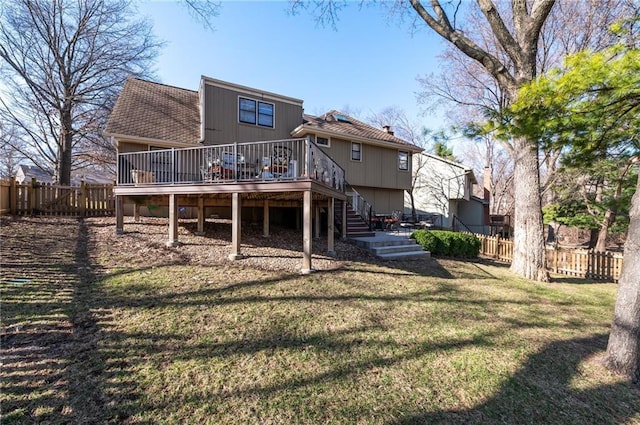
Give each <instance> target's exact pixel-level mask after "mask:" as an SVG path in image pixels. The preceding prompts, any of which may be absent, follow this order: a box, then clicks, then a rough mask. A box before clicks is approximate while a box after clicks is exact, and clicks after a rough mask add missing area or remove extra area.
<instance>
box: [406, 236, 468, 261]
mask: <svg viewBox="0 0 640 425" xmlns="http://www.w3.org/2000/svg"><path fill="white" fill-rule="evenodd" d="M411 238H412V239H415V240H416V242H418V244H420V245H421V246H422V248H424V249H425V250H426V251H429V252H431V254H433V255H441V256H445V257H455V258H477V257H478V254H479V253H480V240H479V239H478V238H476V237H475V236H473V235H467V234H464V233H458V232H451V231H448V230H416V231H415V232H413V233H412V234H411Z"/></svg>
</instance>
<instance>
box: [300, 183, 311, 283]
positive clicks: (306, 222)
mask: <svg viewBox="0 0 640 425" xmlns="http://www.w3.org/2000/svg"><path fill="white" fill-rule="evenodd" d="M312 203H313V198H312V196H311V191H310V190H305V191H304V194H303V205H302V215H303V219H302V270H300V273H302V274H311V273H312V272H313V270H312V269H311V250H312V246H313V245H312V243H311V232H312V230H313V221H312V219H311V210H312V205H311V204H312Z"/></svg>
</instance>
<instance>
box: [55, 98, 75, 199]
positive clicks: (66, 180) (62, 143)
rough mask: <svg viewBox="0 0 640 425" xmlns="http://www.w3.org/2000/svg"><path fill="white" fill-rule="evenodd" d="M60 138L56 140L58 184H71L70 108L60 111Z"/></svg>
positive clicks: (71, 124) (71, 136)
mask: <svg viewBox="0 0 640 425" xmlns="http://www.w3.org/2000/svg"><path fill="white" fill-rule="evenodd" d="M60 115H61V118H62V119H61V120H60V121H61V122H60V123H61V126H60V140H59V141H58V149H60V152H59V154H58V161H59V164H58V184H60V185H62V186H69V185H71V151H72V147H73V131H72V129H73V118H72V116H71V108H70V107H69V110H68V111H64V110H63V111H62V112H61V114H60Z"/></svg>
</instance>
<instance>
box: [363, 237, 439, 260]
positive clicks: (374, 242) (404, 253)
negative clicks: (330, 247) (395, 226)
mask: <svg viewBox="0 0 640 425" xmlns="http://www.w3.org/2000/svg"><path fill="white" fill-rule="evenodd" d="M351 240H352V241H353V243H355V244H356V245H357V246H359V247H361V248H364V249H366V250H368V251H369V252H371V253H372V254H374V255H375V256H376V257H378V258H380V259H383V260H408V259H429V258H431V254H430V253H429V252H428V251H424V250H423V249H422V247H421V246H420V245H418V244H417V243H416V241H415V239H409V237H408V235H407V234H404V233H396V232H375V235H374V236H369V237H356V238H351Z"/></svg>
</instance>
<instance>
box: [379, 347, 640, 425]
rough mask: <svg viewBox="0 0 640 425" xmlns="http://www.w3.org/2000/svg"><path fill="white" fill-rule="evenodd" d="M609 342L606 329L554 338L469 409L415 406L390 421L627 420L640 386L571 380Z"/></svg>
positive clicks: (405, 424) (399, 424)
mask: <svg viewBox="0 0 640 425" xmlns="http://www.w3.org/2000/svg"><path fill="white" fill-rule="evenodd" d="M606 343H607V336H606V335H596V336H593V337H589V338H579V339H572V340H567V341H555V342H552V343H550V344H548V345H547V346H545V347H544V348H543V349H542V350H541V351H539V352H538V353H537V354H534V355H532V356H531V357H529V359H528V360H527V362H526V364H525V365H524V367H523V368H522V369H520V370H519V371H518V372H517V373H516V374H515V375H514V376H513V377H511V378H510V379H508V380H507V381H506V382H505V384H504V385H503V386H502V389H501V390H500V391H499V392H498V393H497V394H495V395H494V396H493V397H491V399H489V400H488V401H486V402H485V403H483V404H481V405H478V406H475V407H473V408H470V409H466V410H441V411H438V410H435V411H429V412H415V413H412V414H408V415H406V416H404V417H401V418H399V419H397V420H394V421H391V422H389V423H390V424H394V425H409V424H493V423H495V424H497V423H500V424H583V423H585V424H586V423H598V424H604V423H610V424H617V423H625V422H627V421H628V420H630V419H632V418H633V417H634V415H637V414H638V413H640V404H638V403H637V400H638V397H640V394H639V390H638V388H634V387H633V386H632V385H631V384H628V383H624V382H621V383H618V384H613V385H600V386H596V387H588V388H575V386H574V384H573V382H572V381H573V379H574V378H579V375H580V373H581V372H580V364H581V362H583V361H584V360H586V359H589V358H590V357H592V356H593V355H594V354H596V353H600V352H602V351H603V350H604V349H605V348H606ZM589 361H595V360H594V359H590V360H589ZM636 419H637V416H636Z"/></svg>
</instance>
